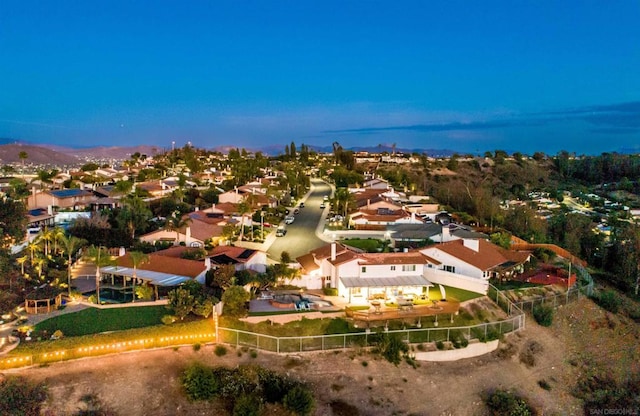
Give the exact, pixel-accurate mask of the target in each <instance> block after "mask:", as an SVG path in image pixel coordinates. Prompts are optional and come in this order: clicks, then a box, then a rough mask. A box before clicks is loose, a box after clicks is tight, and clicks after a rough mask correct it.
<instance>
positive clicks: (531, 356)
mask: <svg viewBox="0 0 640 416" xmlns="http://www.w3.org/2000/svg"><path fill="white" fill-rule="evenodd" d="M541 352H542V345H541V344H540V343H539V342H538V341H536V340H530V341H528V342H527V343H526V344H525V345H524V346H523V347H522V350H521V351H520V362H521V363H523V364H524V365H526V366H527V367H533V366H535V365H536V355H537V354H539V353H541Z"/></svg>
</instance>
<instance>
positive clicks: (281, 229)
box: [276, 227, 287, 237]
mask: <svg viewBox="0 0 640 416" xmlns="http://www.w3.org/2000/svg"><path fill="white" fill-rule="evenodd" d="M286 233H287V229H286V228H284V227H278V229H277V230H276V237H284V235H285V234H286Z"/></svg>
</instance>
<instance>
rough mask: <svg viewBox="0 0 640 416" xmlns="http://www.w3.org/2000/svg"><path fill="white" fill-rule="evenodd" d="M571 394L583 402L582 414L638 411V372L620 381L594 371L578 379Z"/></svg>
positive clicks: (601, 372) (602, 372)
mask: <svg viewBox="0 0 640 416" xmlns="http://www.w3.org/2000/svg"><path fill="white" fill-rule="evenodd" d="M573 394H574V395H575V396H576V397H578V398H580V399H582V400H583V402H584V405H583V406H584V414H596V413H595V411H596V410H598V409H639V408H640V372H635V373H632V374H630V375H629V376H628V377H626V380H625V381H620V380H616V379H615V378H614V377H613V376H612V375H611V374H610V373H608V372H604V371H602V370H599V369H595V370H592V371H589V372H587V374H584V375H582V376H581V377H580V378H579V379H578V382H577V383H576V386H575V389H574V392H573ZM621 414H622V413H621Z"/></svg>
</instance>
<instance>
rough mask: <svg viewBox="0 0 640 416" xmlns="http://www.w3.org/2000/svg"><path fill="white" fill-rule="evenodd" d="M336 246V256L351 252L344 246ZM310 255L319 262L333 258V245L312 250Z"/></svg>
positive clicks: (338, 244) (337, 244)
mask: <svg viewBox="0 0 640 416" xmlns="http://www.w3.org/2000/svg"><path fill="white" fill-rule="evenodd" d="M335 244H336V255H338V254H340V253H343V252H345V251H349V249H348V248H346V247H345V246H343V245H342V244H340V243H335ZM310 254H312V255H313V256H314V257H315V258H316V259H318V260H322V259H328V258H330V257H331V244H327V245H325V246H322V247H319V248H317V249H315V250H311V251H310Z"/></svg>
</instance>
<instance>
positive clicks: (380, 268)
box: [340, 264, 424, 279]
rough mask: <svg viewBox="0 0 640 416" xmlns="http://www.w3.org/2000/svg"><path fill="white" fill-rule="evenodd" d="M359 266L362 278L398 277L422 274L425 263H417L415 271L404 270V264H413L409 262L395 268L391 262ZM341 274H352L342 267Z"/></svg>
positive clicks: (396, 265)
mask: <svg viewBox="0 0 640 416" xmlns="http://www.w3.org/2000/svg"><path fill="white" fill-rule="evenodd" d="M357 266H358V276H359V277H362V278H373V279H375V278H376V277H396V276H421V275H422V269H423V268H424V265H423V264H415V265H413V266H415V270H414V271H402V266H411V265H409V264H405V265H403V264H395V265H394V266H395V268H396V269H395V270H391V266H392V265H390V264H376V265H357ZM363 267H366V268H367V271H366V272H365V273H363V272H362V268H363ZM340 276H352V275H347V274H343V273H342V269H340Z"/></svg>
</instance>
